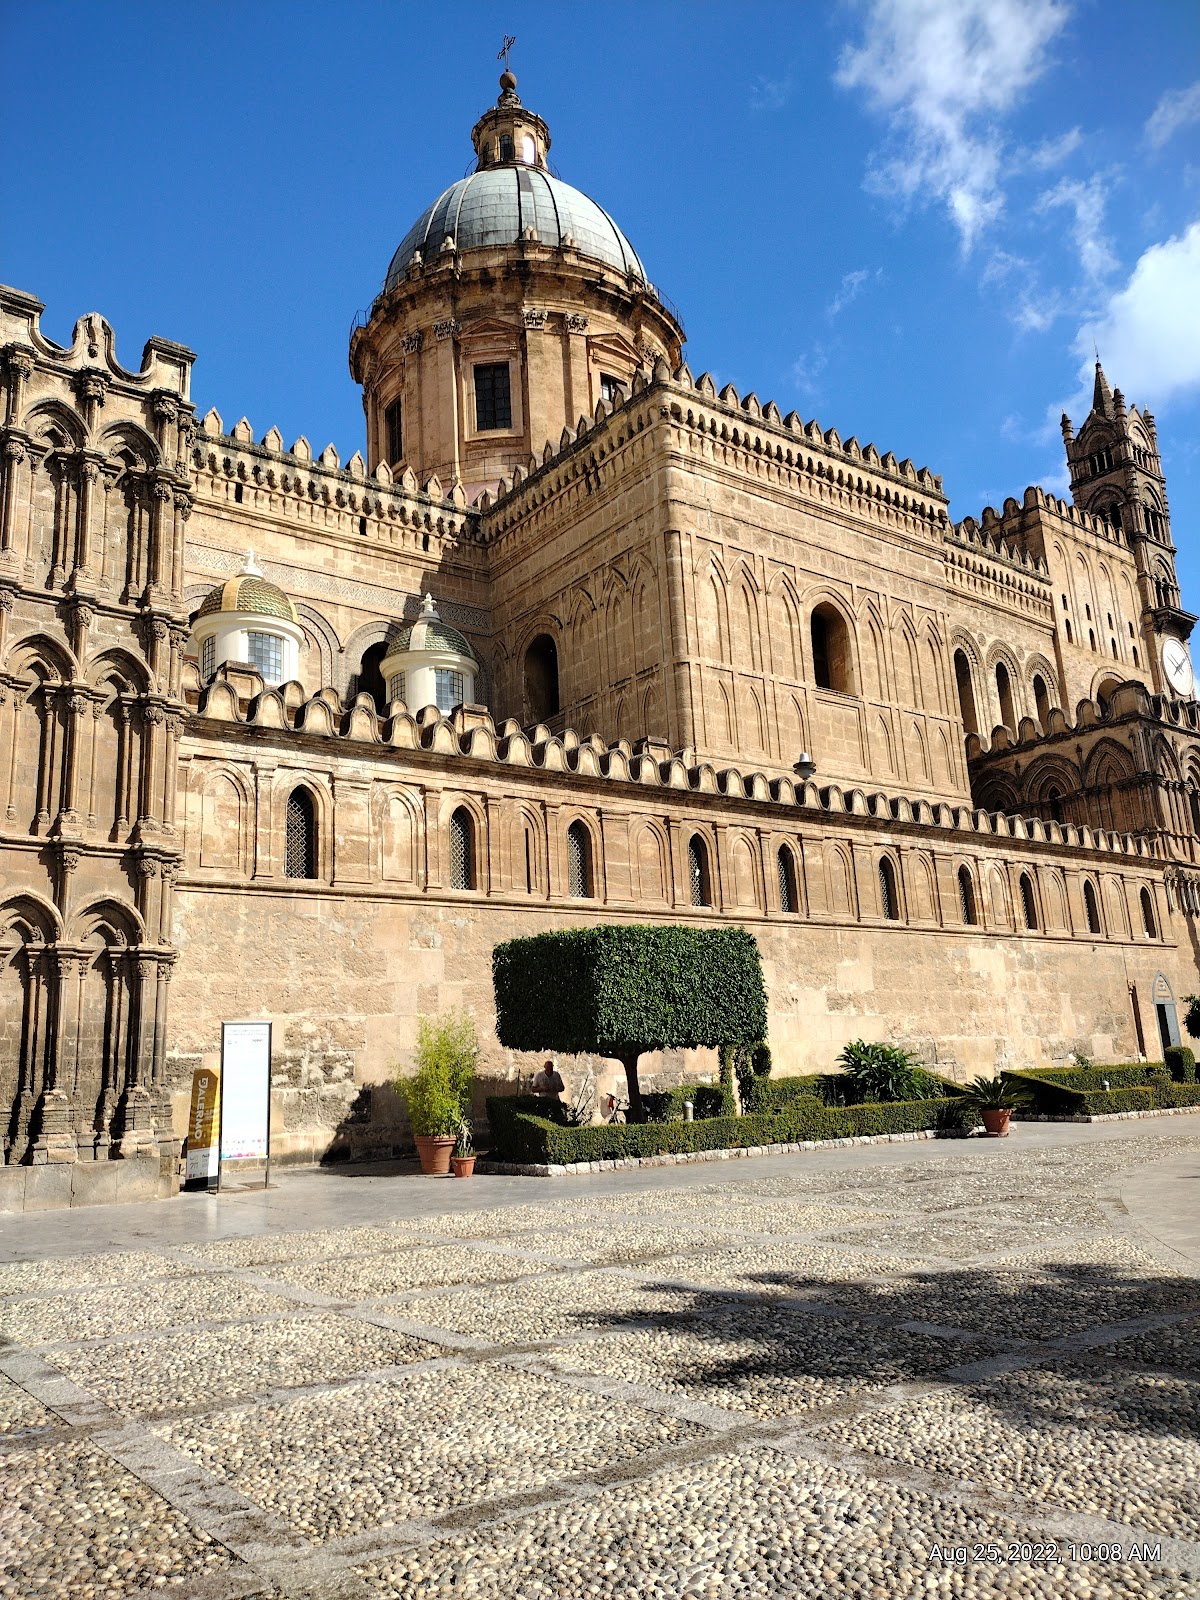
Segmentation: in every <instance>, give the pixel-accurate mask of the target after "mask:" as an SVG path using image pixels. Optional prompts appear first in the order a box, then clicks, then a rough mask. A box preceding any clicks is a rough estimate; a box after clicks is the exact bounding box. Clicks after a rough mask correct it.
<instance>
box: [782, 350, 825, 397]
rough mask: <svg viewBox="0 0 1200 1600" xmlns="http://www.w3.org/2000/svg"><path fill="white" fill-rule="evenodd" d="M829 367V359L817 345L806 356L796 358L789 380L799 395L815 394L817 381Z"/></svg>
mask: <svg viewBox="0 0 1200 1600" xmlns="http://www.w3.org/2000/svg"><path fill="white" fill-rule="evenodd" d="M828 365H829V357H828V356H827V355H826V354H825V352H824V350H823V349H822V348H821V346H820V345H818V346H817V347H816V348H815V349H814V350H811V351H810V352H809V353H808V354H807V355H803V356H797V357H796V359H795V361H793V362H792V370H791V379H792V382H793V383H794V384H795V385H796V388H797V389H798V390H799V391H800V393H801V394H809V395H812V394H816V392H817V379H818V378H819V377H820V375H821V373H822V372H824V370H825V368H826V367H827V366H828Z"/></svg>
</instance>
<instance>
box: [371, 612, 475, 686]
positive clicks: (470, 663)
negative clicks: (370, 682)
mask: <svg viewBox="0 0 1200 1600" xmlns="http://www.w3.org/2000/svg"><path fill="white" fill-rule="evenodd" d="M379 670H380V673H381V674H382V676H383V681H384V685H385V690H386V694H387V699H388V702H389V704H391V703H395V702H397V701H399V702H402V703H403V704H404V706H406V707H407V709H408V710H409V711H413V712H416V711H422V710H424V708H425V707H426V706H436V707H437V709H438V710H439V711H440V712H442V714H443V715H446V714H447V713H449V712H451V711H453V710H454V708H455V707H456V706H460V705H473V704H474V702H475V680H476V677H477V675H478V671H479V662H478V659H477V657H476V655H475V652H474V650H473V649H472V648H471V645H470V643H469V642H468V640H467V639H466V638H465V637H464V635H463V634H461V633H459V631H458V629H457V628H452V627H451V626H450V624H449V623H447V622H443V621H442V619H441V617H439V616H438V614H437V609H436V607H435V606H434V603H433V596H432V595H429V594H427V595H426V596H425V602H424V605H423V606H422V608H421V614H420V616H419V617H418V618H417V620H416V622H414V623H413V624H412V626H411V627H405V628H402V629H401V630H400V632H399V633H398V634H397V635H396V637H395V639H394V640H393V641H392V643H391V645H390V647H389V649H388V652H387V654H386V655H385V656H384V658H383V660H382V661H381V662H380V663H379Z"/></svg>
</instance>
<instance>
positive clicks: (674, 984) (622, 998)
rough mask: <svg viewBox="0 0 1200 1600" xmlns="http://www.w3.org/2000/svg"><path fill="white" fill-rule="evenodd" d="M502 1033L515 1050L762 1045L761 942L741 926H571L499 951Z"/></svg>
mask: <svg viewBox="0 0 1200 1600" xmlns="http://www.w3.org/2000/svg"><path fill="white" fill-rule="evenodd" d="M492 980H493V984H494V986H495V991H496V1032H497V1034H498V1035H499V1037H500V1042H501V1044H505V1045H508V1046H509V1048H510V1049H513V1050H559V1051H563V1052H566V1053H568V1054H572V1055H578V1054H581V1053H584V1052H590V1053H594V1054H597V1055H603V1056H610V1057H612V1056H615V1057H617V1058H622V1057H623V1056H624V1054H625V1053H626V1052H628V1051H629V1050H631V1049H636V1050H638V1051H644V1050H660V1049H676V1048H692V1047H695V1046H698V1045H709V1046H713V1045H723V1044H729V1043H744V1044H750V1045H753V1044H757V1043H758V1042H759V1040H760V1039H762V1038H763V1036H764V1035H765V1033H766V1031H767V996H766V990H765V988H764V987H763V976H762V963H761V961H760V960H759V954H758V946H757V944H755V942H754V939H753V937H752V936H751V935H750V934H749V933H747V932H746V930H745V929H744V928H713V929H703V930H701V929H695V928H677V927H647V926H644V925H641V924H637V923H635V924H631V925H625V926H615V927H602V928H574V929H571V930H570V931H568V932H565V933H539V934H536V935H534V937H533V938H529V939H510V940H509V941H508V942H507V943H505V944H498V945H497V946H496V948H495V949H494V950H493V952H492Z"/></svg>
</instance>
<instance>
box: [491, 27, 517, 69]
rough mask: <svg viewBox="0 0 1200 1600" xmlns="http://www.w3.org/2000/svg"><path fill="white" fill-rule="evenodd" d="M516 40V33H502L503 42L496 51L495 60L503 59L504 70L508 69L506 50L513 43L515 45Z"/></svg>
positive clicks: (508, 49) (509, 48)
mask: <svg viewBox="0 0 1200 1600" xmlns="http://www.w3.org/2000/svg"><path fill="white" fill-rule="evenodd" d="M516 42H517V37H516V34H513V33H506V34H505V35H504V43H503V44H502V45H501V46H500V48H499V50H497V52H496V60H497V61H503V63H504V70H505V72H507V71H508V52H509V51H510V50H511V49H512V47H513V45H515V44H516Z"/></svg>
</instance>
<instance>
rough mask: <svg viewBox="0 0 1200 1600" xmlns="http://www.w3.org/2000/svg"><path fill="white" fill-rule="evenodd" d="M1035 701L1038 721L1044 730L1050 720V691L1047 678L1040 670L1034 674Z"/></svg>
mask: <svg viewBox="0 0 1200 1600" xmlns="http://www.w3.org/2000/svg"><path fill="white" fill-rule="evenodd" d="M1033 703H1034V705H1035V706H1036V707H1037V714H1038V721H1039V722H1040V723H1041V725H1042V730H1043V732H1044V731H1045V728H1046V724H1047V722H1048V721H1049V720H1050V691H1049V690H1048V689H1047V688H1046V680H1045V678H1043V677H1042V675H1041V673H1040V672H1035V673H1034V675H1033Z"/></svg>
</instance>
